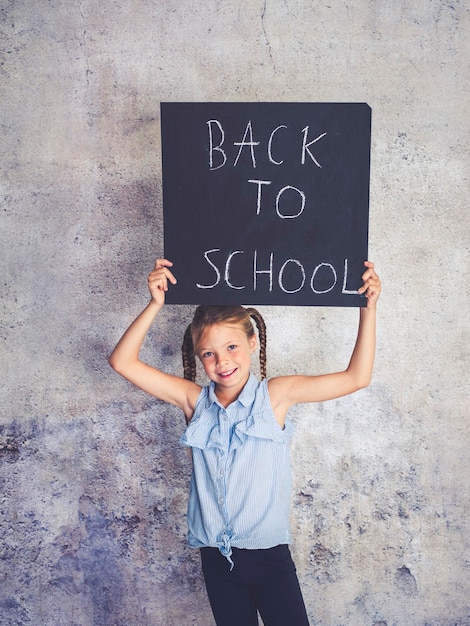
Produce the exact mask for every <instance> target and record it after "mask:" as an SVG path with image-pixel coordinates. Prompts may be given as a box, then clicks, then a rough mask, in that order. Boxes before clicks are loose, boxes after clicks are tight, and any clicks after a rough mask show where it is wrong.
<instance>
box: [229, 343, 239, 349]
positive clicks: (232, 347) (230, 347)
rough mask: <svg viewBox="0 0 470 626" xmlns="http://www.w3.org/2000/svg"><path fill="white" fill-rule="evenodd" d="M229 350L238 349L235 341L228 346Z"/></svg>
mask: <svg viewBox="0 0 470 626" xmlns="http://www.w3.org/2000/svg"><path fill="white" fill-rule="evenodd" d="M228 349H229V350H236V349H237V346H236V345H235V344H234V343H233V344H232V345H231V346H229V347H228Z"/></svg>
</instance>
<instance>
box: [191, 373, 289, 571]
mask: <svg viewBox="0 0 470 626" xmlns="http://www.w3.org/2000/svg"><path fill="white" fill-rule="evenodd" d="M292 431H293V426H292V424H291V422H290V421H286V425H285V428H284V429H283V430H282V429H281V427H280V426H279V424H278V422H277V421H276V418H275V417H274V414H273V411H272V408H271V403H270V400H269V394H268V385H267V381H266V380H263V381H261V382H258V380H257V379H256V378H255V376H253V375H252V374H251V375H250V378H249V379H248V382H247V383H246V385H245V387H244V388H243V390H242V392H241V393H240V395H239V397H238V399H237V400H236V401H235V402H233V403H232V404H230V405H229V406H228V407H227V408H224V407H223V406H222V405H221V404H220V403H219V401H218V400H217V397H216V395H215V392H214V383H211V384H210V385H209V386H207V387H204V388H203V389H202V390H201V393H200V395H199V398H198V400H197V403H196V408H195V412H194V416H193V418H192V420H191V422H190V423H189V425H188V427H187V429H186V431H185V433H184V435H183V436H182V437H181V440H180V441H181V443H183V444H184V445H186V446H190V447H191V448H192V454H193V471H192V477H191V487H190V494H189V504H188V529H189V532H188V539H189V544H190V545H191V546H193V547H203V546H211V547H217V548H219V550H220V551H221V553H222V554H223V555H224V556H225V557H227V559H228V560H229V561H230V562H231V563H232V560H231V558H230V556H231V554H232V547H236V548H246V549H257V548H272V547H274V546H277V545H279V544H285V543H290V542H291V534H290V530H289V514H290V490H291V477H290V459H289V442H290V439H291V436H292Z"/></svg>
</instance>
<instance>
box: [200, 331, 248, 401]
mask: <svg viewBox="0 0 470 626" xmlns="http://www.w3.org/2000/svg"><path fill="white" fill-rule="evenodd" d="M255 349H256V335H254V336H253V337H250V338H249V337H247V335H246V333H245V331H244V330H242V329H241V328H240V327H239V326H237V325H233V324H213V325H212V326H208V327H207V328H206V329H205V331H204V332H203V334H202V335H201V339H200V341H199V345H198V347H197V354H198V357H199V359H200V360H201V363H202V365H203V367H204V370H205V372H206V374H207V376H209V378H210V379H211V380H212V381H214V382H215V384H216V388H219V389H224V390H229V389H230V390H231V392H233V393H234V394H235V393H239V392H240V391H241V390H242V388H243V386H244V385H245V383H246V381H247V380H248V376H249V374H250V365H251V355H252V354H253V352H254V351H255ZM237 390H238V391H237Z"/></svg>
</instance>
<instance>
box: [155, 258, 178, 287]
mask: <svg viewBox="0 0 470 626" xmlns="http://www.w3.org/2000/svg"><path fill="white" fill-rule="evenodd" d="M172 265H173V263H172V262H171V261H168V260H167V259H157V261H156V262H155V269H154V270H152V271H151V272H150V274H149V276H148V286H149V288H150V289H158V290H160V291H168V281H170V283H171V284H172V285H175V284H176V278H175V277H174V276H173V274H172V272H171V271H170V270H169V269H168V267H171V266H172Z"/></svg>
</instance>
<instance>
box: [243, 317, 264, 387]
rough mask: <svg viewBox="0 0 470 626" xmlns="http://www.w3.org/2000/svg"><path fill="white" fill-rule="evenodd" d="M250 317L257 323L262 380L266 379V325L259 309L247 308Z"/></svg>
mask: <svg viewBox="0 0 470 626" xmlns="http://www.w3.org/2000/svg"><path fill="white" fill-rule="evenodd" d="M247 312H248V313H249V315H250V317H252V318H253V319H254V321H255V324H256V328H257V329H258V336H259V369H260V374H261V378H266V324H265V323H264V319H263V316H262V315H261V313H260V312H259V311H258V310H257V309H253V308H247Z"/></svg>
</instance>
